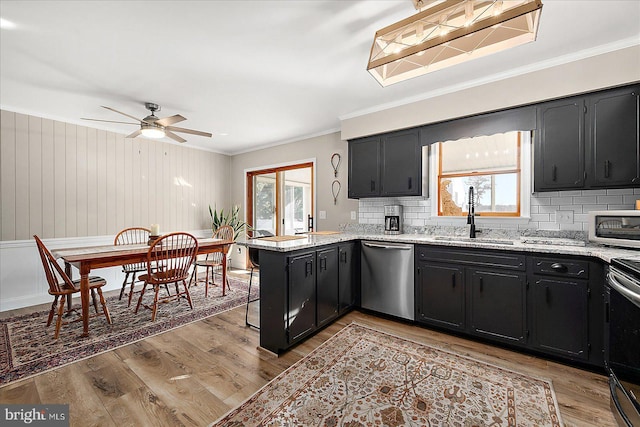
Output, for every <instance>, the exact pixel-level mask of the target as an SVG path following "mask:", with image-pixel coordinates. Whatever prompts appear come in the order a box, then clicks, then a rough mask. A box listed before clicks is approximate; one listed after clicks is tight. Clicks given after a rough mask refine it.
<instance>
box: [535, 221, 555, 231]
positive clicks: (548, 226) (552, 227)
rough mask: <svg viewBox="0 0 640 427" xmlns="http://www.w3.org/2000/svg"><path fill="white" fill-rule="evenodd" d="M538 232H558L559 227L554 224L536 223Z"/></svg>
mask: <svg viewBox="0 0 640 427" xmlns="http://www.w3.org/2000/svg"><path fill="white" fill-rule="evenodd" d="M538 230H560V227H559V224H556V223H555V222H540V223H538Z"/></svg>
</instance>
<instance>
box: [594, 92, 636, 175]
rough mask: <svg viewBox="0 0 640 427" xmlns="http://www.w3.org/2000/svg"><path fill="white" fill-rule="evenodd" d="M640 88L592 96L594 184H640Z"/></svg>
mask: <svg viewBox="0 0 640 427" xmlns="http://www.w3.org/2000/svg"><path fill="white" fill-rule="evenodd" d="M639 94H640V87H634V88H625V89H620V90H612V91H607V92H604V93H602V94H598V95H593V96H591V97H589V119H590V120H589V122H590V123H589V133H590V136H591V138H590V140H591V147H590V150H589V152H590V162H589V165H590V169H591V170H592V171H593V173H592V176H591V177H590V178H591V179H590V185H591V186H594V187H624V186H626V187H640V160H639V159H640V138H639V129H640V128H639V127H640V118H639V114H640V108H639V102H638V101H639Z"/></svg>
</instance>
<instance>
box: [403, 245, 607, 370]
mask: <svg viewBox="0 0 640 427" xmlns="http://www.w3.org/2000/svg"><path fill="white" fill-rule="evenodd" d="M416 265H417V268H416V275H415V277H416V279H415V284H416V290H415V292H416V321H417V322H419V323H422V324H425V325H429V326H437V327H439V328H442V329H447V330H451V331H456V332H459V333H462V334H468V335H470V336H475V337H481V338H483V339H486V340H487V341H491V342H496V343H506V344H510V345H514V346H517V347H520V348H526V349H529V350H531V351H535V352H537V353H541V354H545V355H548V356H553V357H558V358H561V359H564V360H572V361H577V362H580V363H583V364H588V365H592V366H598V367H602V366H603V364H604V357H603V356H604V353H603V349H604V329H603V328H604V326H603V325H604V284H603V283H604V267H603V265H602V263H600V262H597V261H594V260H591V259H588V258H584V257H571V256H568V257H564V256H563V257H562V258H558V257H556V256H553V255H548V254H545V255H539V254H528V255H524V254H521V253H517V252H510V251H498V250H485V249H473V248H451V247H437V246H426V245H425V246H421V245H417V246H416Z"/></svg>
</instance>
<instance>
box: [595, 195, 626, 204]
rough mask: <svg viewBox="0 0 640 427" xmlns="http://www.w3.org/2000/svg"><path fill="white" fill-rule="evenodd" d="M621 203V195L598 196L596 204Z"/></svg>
mask: <svg viewBox="0 0 640 427" xmlns="http://www.w3.org/2000/svg"><path fill="white" fill-rule="evenodd" d="M601 203H602V204H607V205H621V204H622V196H598V204H601Z"/></svg>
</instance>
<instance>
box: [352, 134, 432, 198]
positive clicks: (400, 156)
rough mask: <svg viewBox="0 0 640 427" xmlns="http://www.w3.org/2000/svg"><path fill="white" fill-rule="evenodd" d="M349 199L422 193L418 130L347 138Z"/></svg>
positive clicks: (420, 148)
mask: <svg viewBox="0 0 640 427" xmlns="http://www.w3.org/2000/svg"><path fill="white" fill-rule="evenodd" d="M348 186H349V189H348V193H349V198H352V199H358V198H365V197H391V196H419V195H421V194H422V147H421V145H420V129H419V128H414V129H408V130H403V131H397V132H390V133H387V134H382V135H376V136H372V137H367V138H361V139H355V140H351V141H349V183H348Z"/></svg>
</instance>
